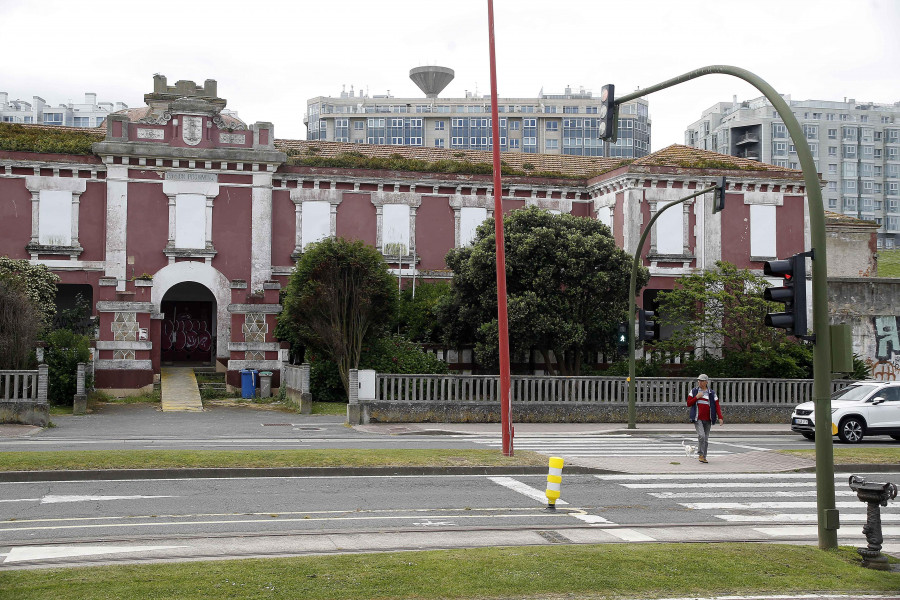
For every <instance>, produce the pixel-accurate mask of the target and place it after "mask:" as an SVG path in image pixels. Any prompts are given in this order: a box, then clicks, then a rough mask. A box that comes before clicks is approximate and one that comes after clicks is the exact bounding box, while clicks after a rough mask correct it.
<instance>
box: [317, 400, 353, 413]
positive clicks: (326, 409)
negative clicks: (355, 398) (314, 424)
mask: <svg viewBox="0 0 900 600" xmlns="http://www.w3.org/2000/svg"><path fill="white" fill-rule="evenodd" d="M312 414H314V415H344V416H346V415H347V403H346V402H316V401H315V400H313V403H312Z"/></svg>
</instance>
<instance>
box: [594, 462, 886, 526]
mask: <svg viewBox="0 0 900 600" xmlns="http://www.w3.org/2000/svg"><path fill="white" fill-rule="evenodd" d="M595 477H596V478H597V479H599V480H601V481H604V482H608V483H612V484H617V485H620V486H622V487H625V488H627V489H630V490H635V491H640V492H643V493H645V494H647V495H648V496H651V497H653V498H658V499H661V500H671V501H673V502H676V503H677V504H679V505H680V506H682V507H684V508H687V509H689V510H697V511H703V512H704V515H705V516H706V517H713V518H716V519H719V520H721V521H723V522H726V523H731V524H734V525H741V524H745V525H751V524H752V525H763V527H760V528H758V531H760V532H761V533H765V534H767V535H776V536H777V535H793V534H796V533H797V531H798V529H791V528H790V526H792V525H796V526H805V525H813V526H815V524H816V523H817V513H816V475H815V473H721V474H707V475H698V474H665V475H646V474H645V475H595ZM874 477H876V478H878V477H881V479H878V480H879V481H881V480H884V478H885V477H886V478H887V479H888V480H891V478H893V479H896V477H897V475H896V474H880V475H876V476H874ZM866 506H867V505H866V504H865V503H864V502H860V501H859V500H858V499H857V497H856V493H855V492H853V491H852V490H850V489H849V488H848V486H847V476H845V475H843V474H841V475H836V476H835V507H836V508H837V509H838V510H839V511H840V522H841V524H842V525H846V526H850V527H852V528H853V531H855V530H856V528H857V526H861V525H862V524H863V523H865V522H866ZM898 508H900V502H897V501H894V502H890V503H889V505H888V508H887V509H884V510H883V511H882V513H881V520H882V522H883V523H884V526H883V533H884V536H885V540H887V539H888V538H890V539H891V541H892V542H893V543H900V512H898V511H897V509H898ZM766 523H769V524H772V525H773V526H774V525H780V527H765V526H764V524H766ZM813 529H815V527H813Z"/></svg>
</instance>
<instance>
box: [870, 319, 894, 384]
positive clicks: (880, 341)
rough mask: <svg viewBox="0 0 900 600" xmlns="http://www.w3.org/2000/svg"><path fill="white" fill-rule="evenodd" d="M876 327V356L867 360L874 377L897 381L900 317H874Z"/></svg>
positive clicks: (873, 321) (873, 323) (873, 322)
mask: <svg viewBox="0 0 900 600" xmlns="http://www.w3.org/2000/svg"><path fill="white" fill-rule="evenodd" d="M872 325H873V327H874V328H875V358H876V360H875V361H873V360H871V359H868V360H866V363H867V364H868V365H869V369H870V370H871V372H872V377H873V378H875V379H880V380H882V381H896V380H897V375H898V374H900V317H895V316H880V317H874V318H873V319H872Z"/></svg>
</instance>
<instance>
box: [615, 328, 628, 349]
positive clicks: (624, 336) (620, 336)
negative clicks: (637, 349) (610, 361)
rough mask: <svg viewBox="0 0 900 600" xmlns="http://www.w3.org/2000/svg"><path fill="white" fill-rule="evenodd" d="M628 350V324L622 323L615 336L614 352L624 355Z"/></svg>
mask: <svg viewBox="0 0 900 600" xmlns="http://www.w3.org/2000/svg"><path fill="white" fill-rule="evenodd" d="M627 350H628V323H627V322H625V321H623V322H621V323H619V332H618V333H617V334H616V351H617V352H618V353H619V354H625V352H626V351H627Z"/></svg>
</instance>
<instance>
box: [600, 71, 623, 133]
mask: <svg viewBox="0 0 900 600" xmlns="http://www.w3.org/2000/svg"><path fill="white" fill-rule="evenodd" d="M617 113H618V111H617V110H616V86H614V85H613V84H611V83H608V84H606V85H604V86H603V88H602V89H601V90H600V125H599V129H600V139H601V140H604V141H612V142H614V141H616V133H618V131H617V129H618V125H619V123H618V118H617Z"/></svg>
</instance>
